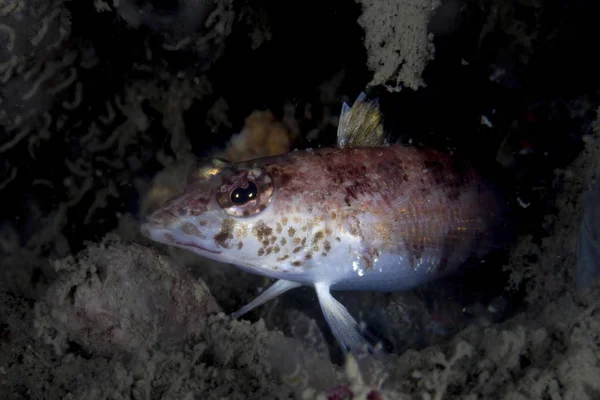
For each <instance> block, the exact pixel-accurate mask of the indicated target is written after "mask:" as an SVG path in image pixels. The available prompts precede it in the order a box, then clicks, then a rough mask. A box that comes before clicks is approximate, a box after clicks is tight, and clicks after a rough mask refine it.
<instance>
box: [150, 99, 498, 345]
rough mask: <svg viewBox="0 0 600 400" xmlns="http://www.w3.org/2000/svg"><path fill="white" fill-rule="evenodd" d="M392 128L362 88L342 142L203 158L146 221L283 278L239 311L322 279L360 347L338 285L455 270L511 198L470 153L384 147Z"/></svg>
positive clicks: (153, 228) (395, 281)
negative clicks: (237, 158)
mask: <svg viewBox="0 0 600 400" xmlns="http://www.w3.org/2000/svg"><path fill="white" fill-rule="evenodd" d="M381 132H382V130H381V120H380V117H379V114H377V111H376V108H374V102H366V101H365V98H364V95H361V97H359V99H357V101H356V102H355V104H354V106H353V107H352V108H348V107H347V106H345V107H344V109H343V113H342V117H341V121H340V128H339V131H338V147H336V148H326V149H318V150H304V151H294V152H291V153H288V154H285V155H281V156H275V157H267V158H262V159H256V160H252V161H247V162H242V163H235V164H233V163H225V162H222V161H218V160H214V161H209V162H206V163H202V164H199V165H198V167H197V168H196V169H195V170H194V171H193V173H192V174H191V179H190V181H189V184H188V186H187V188H186V189H185V191H184V192H183V193H182V194H180V195H178V196H177V197H175V198H173V199H171V200H169V201H167V202H166V203H165V204H163V205H162V206H161V207H160V208H159V209H158V210H156V211H155V212H154V213H152V214H151V215H150V216H149V217H148V221H147V223H146V224H144V225H143V227H142V231H143V233H144V234H145V235H146V236H148V237H150V238H151V239H153V240H155V241H158V242H162V243H166V244H169V245H173V246H178V247H182V248H186V249H188V250H191V251H193V252H195V253H197V254H199V255H202V256H205V257H208V258H211V259H215V260H218V261H223V262H228V263H232V264H235V265H237V266H239V267H240V268H242V269H244V270H246V271H249V272H252V273H257V274H261V275H264V276H268V277H271V278H276V279H279V280H278V281H277V282H276V283H275V284H274V285H273V286H272V287H271V288H269V289H267V290H266V291H265V292H263V294H261V295H260V296H259V297H258V298H257V299H255V300H254V301H253V302H251V303H250V304H248V305H247V306H245V307H244V308H242V309H241V310H240V311H238V312H236V313H235V314H234V316H236V317H238V316H241V315H242V314H244V313H245V312H247V311H249V310H251V309H252V308H254V307H256V306H258V305H260V304H263V303H264V302H266V301H268V300H270V299H272V298H274V297H276V296H278V295H280V294H281V293H283V292H285V291H287V290H289V289H292V288H295V287H298V286H300V285H310V286H313V287H315V289H316V291H317V295H318V298H319V302H320V304H321V308H322V310H323V312H324V315H325V317H326V319H327V321H328V323H329V326H330V327H331V329H332V331H333V333H334V335H335V336H336V338H337V339H338V341H339V342H340V345H341V346H342V348H343V349H344V350H360V348H361V347H363V346H364V345H366V342H365V341H364V340H363V338H362V336H361V335H360V333H359V332H358V324H357V323H356V321H355V320H354V318H352V316H351V315H350V314H349V313H348V311H347V310H346V309H345V307H344V306H343V305H342V304H340V303H339V302H338V301H337V300H335V299H334V298H333V296H331V294H330V290H365V291H396V290H404V289H410V288H412V287H415V286H417V285H419V284H421V283H424V282H427V281H430V280H433V279H436V278H439V277H440V276H443V275H445V274H448V273H450V272H452V271H453V270H455V269H456V268H458V267H459V266H460V265H461V264H462V263H463V262H464V261H465V260H466V259H467V258H468V257H469V256H470V255H471V254H473V253H474V252H478V251H480V250H482V249H485V248H487V247H489V241H490V240H489V236H490V231H491V230H492V229H493V227H495V226H497V224H498V218H499V211H500V209H501V208H502V205H501V204H500V203H499V201H498V200H497V199H496V197H495V194H494V192H493V191H492V190H490V189H489V187H488V186H487V184H486V182H485V181H483V180H482V179H481V178H480V177H479V176H478V175H477V173H476V172H475V171H474V170H473V169H472V168H471V167H470V165H468V164H467V163H465V162H464V161H462V160H459V159H454V158H452V157H450V156H448V155H446V154H443V153H440V152H437V151H433V150H423V149H416V148H413V147H405V146H400V145H384V143H383V142H382V138H383V136H382V135H381ZM374 138H375V139H374ZM374 140H375V141H378V142H379V143H380V144H381V145H380V146H375V145H374V143H373V141H374ZM361 143H363V144H364V143H366V144H367V146H366V147H365V146H361V145H360V144H361Z"/></svg>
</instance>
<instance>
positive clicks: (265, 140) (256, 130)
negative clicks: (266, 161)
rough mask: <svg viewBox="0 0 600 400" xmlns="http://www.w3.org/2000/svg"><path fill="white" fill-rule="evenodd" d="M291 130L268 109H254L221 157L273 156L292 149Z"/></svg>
mask: <svg viewBox="0 0 600 400" xmlns="http://www.w3.org/2000/svg"><path fill="white" fill-rule="evenodd" d="M293 139H294V138H293V136H292V133H291V130H290V129H289V128H288V127H287V126H286V125H285V124H284V123H282V122H279V121H277V120H276V119H275V117H274V116H273V114H272V113H271V112H269V111H254V112H253V113H252V114H250V115H249V116H248V118H246V121H245V123H244V128H243V129H242V131H241V132H240V133H239V134H237V135H235V136H233V137H232V138H231V140H230V142H229V143H228V144H227V148H226V149H225V150H224V151H223V153H222V154H221V157H223V158H225V159H227V160H230V161H236V162H237V161H245V160H251V159H254V158H260V157H267V156H275V155H279V154H283V153H287V152H288V151H290V150H291V149H292V143H293Z"/></svg>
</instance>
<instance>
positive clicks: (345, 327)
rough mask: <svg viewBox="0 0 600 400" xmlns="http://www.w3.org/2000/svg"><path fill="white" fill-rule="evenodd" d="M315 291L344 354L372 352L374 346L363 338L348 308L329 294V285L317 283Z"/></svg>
mask: <svg viewBox="0 0 600 400" xmlns="http://www.w3.org/2000/svg"><path fill="white" fill-rule="evenodd" d="M315 290H316V291H317V297H318V298H319V303H320V304H321V310H323V314H324V315H325V320H326V321H327V324H328V325H329V328H330V329H331V331H332V332H333V336H335V338H336V339H337V341H338V343H339V344H340V346H341V348H342V350H343V351H344V352H347V351H350V352H352V353H359V352H363V351H365V350H366V351H370V352H371V351H372V346H371V345H370V344H369V342H367V340H365V338H363V336H362V335H361V333H360V330H359V326H358V323H357V322H356V320H355V319H354V318H353V317H352V315H350V313H349V312H348V310H347V309H346V307H344V306H343V305H342V304H341V303H340V302H339V301H337V300H336V299H335V298H334V297H333V296H332V295H331V293H330V292H329V285H328V284H325V283H316V284H315Z"/></svg>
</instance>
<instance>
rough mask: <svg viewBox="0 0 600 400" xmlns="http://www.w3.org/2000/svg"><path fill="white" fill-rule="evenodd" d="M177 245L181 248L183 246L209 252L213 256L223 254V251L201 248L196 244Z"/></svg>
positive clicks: (182, 243)
mask: <svg viewBox="0 0 600 400" xmlns="http://www.w3.org/2000/svg"><path fill="white" fill-rule="evenodd" d="M175 244H177V245H180V246H183V247H193V248H195V249H199V250H202V251H206V252H208V253H212V254H221V253H222V252H221V251H218V250H210V249H207V248H206V247H202V246H200V245H198V244H195V243H184V242H175Z"/></svg>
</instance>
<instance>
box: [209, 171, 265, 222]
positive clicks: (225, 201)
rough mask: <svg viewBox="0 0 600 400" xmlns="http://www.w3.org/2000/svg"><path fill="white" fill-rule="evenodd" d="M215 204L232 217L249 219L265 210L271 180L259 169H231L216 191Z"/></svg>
mask: <svg viewBox="0 0 600 400" xmlns="http://www.w3.org/2000/svg"><path fill="white" fill-rule="evenodd" d="M216 197H217V203H219V205H220V206H221V207H222V208H223V210H224V211H225V212H226V213H227V214H229V215H231V216H233V217H251V216H253V215H257V214H259V213H261V212H262V211H263V210H265V209H266V208H267V206H268V205H269V203H270V202H271V198H272V197H273V179H272V178H271V176H270V175H269V174H268V173H266V171H264V170H263V169H260V168H251V169H242V170H236V169H231V170H230V171H229V172H228V173H227V175H226V176H224V177H223V181H222V183H221V186H220V188H219V189H218V190H217V196H216Z"/></svg>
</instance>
